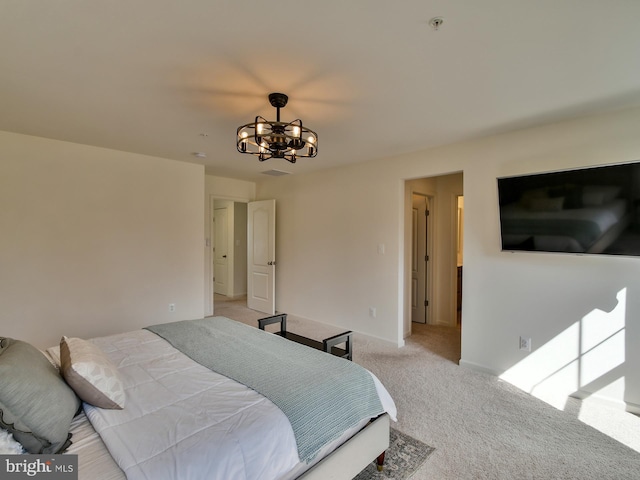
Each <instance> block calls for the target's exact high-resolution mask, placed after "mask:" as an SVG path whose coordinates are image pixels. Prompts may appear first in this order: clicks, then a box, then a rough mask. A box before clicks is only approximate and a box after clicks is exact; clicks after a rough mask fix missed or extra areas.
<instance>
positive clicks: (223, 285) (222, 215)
mask: <svg viewBox="0 0 640 480" xmlns="http://www.w3.org/2000/svg"><path fill="white" fill-rule="evenodd" d="M214 212H215V213H214V217H213V222H214V225H215V227H214V230H215V231H214V235H215V236H214V240H213V258H214V262H213V275H214V282H213V285H214V287H213V291H214V292H215V293H218V294H220V295H227V294H228V290H227V283H228V282H227V279H228V278H229V259H228V258H227V257H228V254H229V235H228V228H229V224H228V218H229V217H228V211H227V208H226V207H225V208H216V209H215V211H214Z"/></svg>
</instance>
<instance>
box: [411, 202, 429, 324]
mask: <svg viewBox="0 0 640 480" xmlns="http://www.w3.org/2000/svg"><path fill="white" fill-rule="evenodd" d="M412 201H413V208H412V228H411V234H412V242H411V243H412V248H411V321H412V322H416V323H427V315H428V311H429V308H428V306H429V301H428V300H427V277H428V275H427V267H428V262H429V256H428V254H427V228H428V223H429V222H428V221H427V219H428V216H429V208H428V198H427V197H426V196H424V195H420V194H416V193H414V194H413V198H412Z"/></svg>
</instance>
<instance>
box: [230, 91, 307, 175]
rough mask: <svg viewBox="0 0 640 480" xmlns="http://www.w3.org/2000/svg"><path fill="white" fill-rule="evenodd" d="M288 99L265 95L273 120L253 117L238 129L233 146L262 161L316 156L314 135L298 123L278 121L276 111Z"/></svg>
mask: <svg viewBox="0 0 640 480" xmlns="http://www.w3.org/2000/svg"><path fill="white" fill-rule="evenodd" d="M288 100H289V97H287V96H286V95H285V94H284V93H271V94H269V103H271V105H272V106H273V107H275V108H276V121H275V122H272V121H268V120H266V119H265V118H263V117H261V116H257V117H256V119H255V121H254V122H253V123H247V124H246V125H242V126H240V127H238V131H237V136H236V147H237V149H238V151H239V152H240V153H248V154H251V155H255V156H257V157H258V160H260V161H261V162H264V161H265V160H268V159H270V158H284V159H285V160H287V161H288V162H291V163H296V160H297V159H298V158H305V157H306V158H312V157H315V156H316V155H317V154H318V134H317V133H316V132H314V131H313V130H311V129H309V128H307V127H305V126H303V125H302V120H300V119H296V120H293V121H292V122H288V123H287V122H282V121H280V109H281V108H284V107H285V105H286V104H287V101H288Z"/></svg>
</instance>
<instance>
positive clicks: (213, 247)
mask: <svg viewBox="0 0 640 480" xmlns="http://www.w3.org/2000/svg"><path fill="white" fill-rule="evenodd" d="M210 212H211V213H210V216H211V218H210V229H211V230H210V236H209V238H210V239H211V241H210V245H209V246H210V255H209V258H210V260H211V261H210V271H211V284H212V289H211V291H210V295H211V298H210V301H211V305H212V310H213V306H214V305H215V301H214V295H216V294H218V295H224V296H226V297H227V298H228V299H230V300H234V299H242V298H243V297H244V298H246V295H247V203H246V202H238V201H234V200H224V199H214V198H212V199H211V210H210ZM244 301H245V302H246V300H244ZM212 313H213V312H212Z"/></svg>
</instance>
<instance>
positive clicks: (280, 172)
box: [262, 170, 291, 177]
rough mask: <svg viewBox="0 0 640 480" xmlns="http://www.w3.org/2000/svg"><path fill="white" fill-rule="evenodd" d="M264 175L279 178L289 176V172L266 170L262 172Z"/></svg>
mask: <svg viewBox="0 0 640 480" xmlns="http://www.w3.org/2000/svg"><path fill="white" fill-rule="evenodd" d="M262 173H263V174H264V175H271V176H272V177H281V176H283V175H289V174H290V173H291V172H285V171H283V170H267V171H266V172H262Z"/></svg>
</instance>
